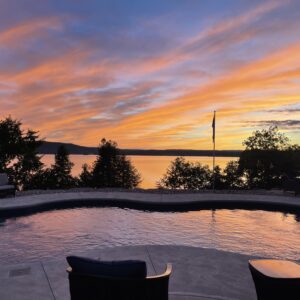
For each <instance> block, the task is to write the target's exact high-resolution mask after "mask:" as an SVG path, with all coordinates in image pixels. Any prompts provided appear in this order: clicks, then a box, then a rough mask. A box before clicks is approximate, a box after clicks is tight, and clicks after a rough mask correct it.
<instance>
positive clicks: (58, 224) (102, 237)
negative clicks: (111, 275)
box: [0, 207, 300, 263]
mask: <svg viewBox="0 0 300 300" xmlns="http://www.w3.org/2000/svg"><path fill="white" fill-rule="evenodd" d="M156 244H159V245H188V246H197V247H205V248H215V249H220V250H225V251H232V252H237V253H243V254H248V255H256V256H263V257H273V258H284V259H295V260H299V259H300V216H299V215H298V216H297V215H294V214H285V213H280V212H267V211H259V210H256V211H253V210H251V211H250V210H228V209H218V210H199V211H188V212H148V211H139V210H133V209H121V208H112V207H110V208H107V207H106V208H76V209H65V210H55V211H48V212H42V213H38V214H34V215H30V216H25V217H18V218H9V219H3V220H1V219H0V245H1V247H0V262H1V263H16V262H24V261H34V260H40V259H51V258H58V257H64V256H66V255H68V254H71V253H78V252H81V251H86V250H91V249H97V248H102V247H109V246H125V245H156Z"/></svg>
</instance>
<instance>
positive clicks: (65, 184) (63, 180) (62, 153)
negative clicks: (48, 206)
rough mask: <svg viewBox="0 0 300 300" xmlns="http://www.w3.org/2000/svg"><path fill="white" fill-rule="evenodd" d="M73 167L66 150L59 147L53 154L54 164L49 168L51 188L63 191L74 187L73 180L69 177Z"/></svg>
mask: <svg viewBox="0 0 300 300" xmlns="http://www.w3.org/2000/svg"><path fill="white" fill-rule="evenodd" d="M73 165H74V164H73V163H72V162H71V161H70V158H69V152H68V150H67V149H66V148H65V146H63V145H61V146H60V147H59V148H58V150H57V153H56V154H55V163H54V165H53V166H52V168H51V176H52V179H51V180H50V182H53V183H52V184H50V185H51V187H52V188H57V189H63V188H71V187H74V186H75V179H74V178H73V177H72V175H71V171H72V167H73Z"/></svg>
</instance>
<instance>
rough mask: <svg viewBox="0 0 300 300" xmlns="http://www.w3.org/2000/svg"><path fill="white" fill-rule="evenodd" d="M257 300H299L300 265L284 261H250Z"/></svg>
mask: <svg viewBox="0 0 300 300" xmlns="http://www.w3.org/2000/svg"><path fill="white" fill-rule="evenodd" d="M249 269H250V271H251V274H252V278H253V281H254V284H255V289H256V294H257V299H258V300H299V299H300V265H299V264H296V263H294V262H291V261H284V260H250V261H249Z"/></svg>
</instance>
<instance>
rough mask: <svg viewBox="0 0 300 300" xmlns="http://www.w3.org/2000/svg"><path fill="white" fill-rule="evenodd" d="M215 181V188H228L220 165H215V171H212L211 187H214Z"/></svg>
mask: <svg viewBox="0 0 300 300" xmlns="http://www.w3.org/2000/svg"><path fill="white" fill-rule="evenodd" d="M213 182H214V185H215V189H217V190H220V189H224V188H227V185H226V179H225V176H224V174H223V173H222V169H221V168H220V167H219V166H215V170H214V172H211V179H210V187H211V188H213Z"/></svg>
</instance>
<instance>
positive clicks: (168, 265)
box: [147, 263, 172, 279]
mask: <svg viewBox="0 0 300 300" xmlns="http://www.w3.org/2000/svg"><path fill="white" fill-rule="evenodd" d="M171 273H172V264H170V263H168V264H167V267H166V270H165V272H164V273H162V274H159V275H153V276H147V279H157V278H161V277H168V276H170V275H171Z"/></svg>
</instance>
